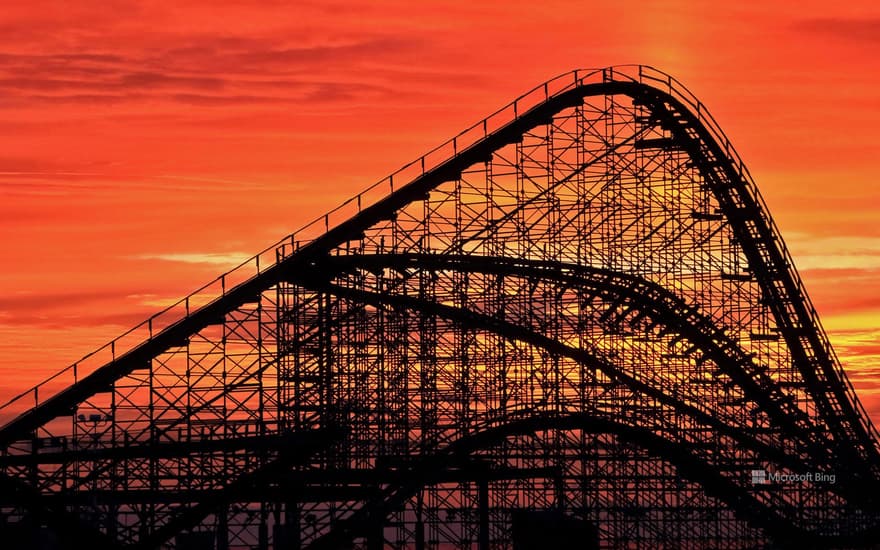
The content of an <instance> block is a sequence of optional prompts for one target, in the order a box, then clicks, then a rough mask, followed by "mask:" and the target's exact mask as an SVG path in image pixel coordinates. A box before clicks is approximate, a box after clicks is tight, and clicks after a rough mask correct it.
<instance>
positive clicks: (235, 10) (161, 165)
mask: <svg viewBox="0 0 880 550" xmlns="http://www.w3.org/2000/svg"><path fill="white" fill-rule="evenodd" d="M181 3H182V2H161V3H160V2H146V1H145V2H128V1H116V0H106V1H101V2H97V1H83V2H61V1H59V2H44V1H39V0H37V1H33V0H32V1H28V2H4V3H2V4H0V140H2V148H0V258H2V259H0V265H2V269H0V400H2V399H5V398H6V397H8V396H9V395H11V394H12V393H15V392H17V391H20V390H23V389H25V388H26V387H28V386H31V385H33V384H34V383H36V382H37V381H39V380H40V379H42V378H44V377H45V376H47V375H48V374H50V373H52V372H54V371H56V370H59V369H60V368H62V367H64V366H66V365H68V364H70V363H72V362H73V361H74V360H76V359H78V358H79V357H81V356H82V355H84V354H86V353H88V352H89V351H91V350H92V349H94V348H96V347H98V346H99V345H101V344H103V343H105V342H106V341H108V340H110V339H111V338H112V337H114V336H116V335H117V334H119V333H121V332H122V331H124V330H125V329H126V328H128V327H130V326H132V325H134V324H136V323H138V322H139V321H141V320H143V319H144V318H146V317H147V316H148V315H149V314H151V313H153V312H155V311H156V310H158V309H160V308H161V307H162V306H164V305H166V304H168V303H169V302H171V301H173V300H174V299H176V298H178V297H180V296H183V295H185V294H186V293H188V292H189V291H190V290H193V289H194V288H196V287H197V286H200V285H201V284H202V283H204V282H206V281H208V280H210V279H212V278H214V277H215V276H216V275H218V274H219V273H221V272H222V271H225V270H226V269H227V268H229V267H231V266H232V265H234V264H235V263H237V262H238V261H240V260H242V259H244V258H246V257H247V256H249V255H251V254H253V253H255V252H257V251H259V250H261V249H262V248H264V247H265V246H266V245H268V244H270V243H272V242H274V241H275V240H277V239H279V238H281V237H282V236H284V235H285V234H287V233H290V232H291V231H292V230H294V229H296V228H298V227H299V226H301V225H303V223H305V222H306V221H308V220H310V219H311V218H314V217H315V216H316V215H318V214H320V213H322V212H324V211H326V210H329V209H330V208H332V207H333V206H335V205H336V204H338V203H340V202H341V201H343V200H344V199H346V198H348V197H349V196H351V195H352V194H354V193H356V192H357V191H359V190H360V189H362V188H364V187H366V186H368V185H369V184H371V183H373V182H374V181H377V180H379V179H381V178H382V177H383V176H385V175H387V174H388V173H390V172H392V171H393V170H395V169H397V168H398V167H400V166H401V165H403V164H405V163H406V162H409V161H410V160H412V159H414V158H416V157H417V156H418V155H420V154H421V153H423V152H425V151H427V150H428V149H430V148H432V147H433V146H435V145H437V144H439V143H440V142H442V141H444V140H445V139H446V138H448V137H451V136H452V135H454V134H456V133H457V132H458V131H460V130H461V129H463V128H465V127H466V126H468V125H470V124H471V123H473V122H475V121H477V120H479V119H480V118H482V117H483V116H485V115H487V114H488V113H490V112H491V111H493V110H495V109H496V108H498V107H500V106H501V105H503V104H505V103H507V102H508V101H510V100H511V99H513V98H514V97H516V96H517V95H519V94H520V93H522V92H524V91H526V90H527V89H529V88H531V87H532V86H534V85H536V84H538V83H540V82H542V81H544V80H546V79H548V78H549V77H552V76H554V75H556V74H559V73H562V72H564V71H567V70H570V69H574V68H593V67H603V66H607V65H612V64H619V63H641V64H648V65H653V66H655V67H657V68H659V69H662V70H664V71H666V72H668V73H671V74H673V75H675V76H676V77H678V78H679V79H680V80H681V81H682V82H684V83H685V84H686V85H687V86H688V87H689V88H690V89H691V90H692V91H693V92H694V93H695V94H696V95H697V96H698V97H699V98H700V99H702V100H703V101H704V102H705V103H706V104H707V105H708V107H709V108H710V109H711V111H712V113H713V114H714V115H715V117H716V119H717V120H718V121H719V123H720V124H721V126H722V127H723V128H724V129H725V131H726V133H727V134H728V136H729V137H730V139H731V140H732V141H733V143H734V144H735V145H736V147H737V149H738V150H739V152H740V154H741V155H742V157H743V159H744V160H745V161H746V163H747V165H748V166H749V168H750V170H751V172H752V175H753V176H754V178H755V180H756V181H757V183H758V185H759V187H760V189H761V191H762V192H763V194H764V196H765V198H766V200H767V203H768V205H769V207H770V210H771V212H772V214H773V216H774V218H775V219H776V221H777V223H778V225H779V227H780V229H781V231H782V233H783V236H784V238H785V240H786V242H787V244H788V246H789V248H790V249H791V252H792V255H793V256H794V258H795V261H796V264H797V265H798V267H799V269H800V272H801V274H802V276H803V278H804V280H805V283H806V285H807V288H808V290H809V292H810V295H811V297H812V299H813V302H814V304H815V306H816V308H817V309H818V311H819V314H820V316H821V317H822V319H823V322H824V324H825V326H826V328H827V329H828V332H829V335H830V337H831V340H832V342H833V343H834V345H835V347H836V349H837V352H838V354H839V355H840V357H841V359H842V362H843V364H844V366H845V367H846V368H847V370H848V371H849V373H850V376H851V378H852V379H853V381H854V383H855V385H856V388H857V389H858V390H859V393H860V395H861V396H862V400H863V402H864V403H865V405H866V407H867V408H868V410H869V411H870V412H871V413H872V416H873V419H874V421H875V423H880V293H878V290H880V181H878V177H877V168H878V166H880V164H878V157H880V130H878V128H880V6H878V5H877V4H876V2H874V1H864V0H860V1H851V2H827V1H824V0H823V1H821V2H816V1H806V2H799V3H797V8H796V9H794V8H793V7H792V6H793V4H792V3H791V2H772V1H764V2H748V3H745V2H729V3H728V4H729V5H727V6H723V5H722V4H721V3H720V2H698V1H693V2H681V1H674V0H663V1H656V2H653V1H647V2H646V1H637V0H614V1H609V2H589V1H579V2H554V1H541V2H537V1H536V2H518V1H513V0H507V1H503V2H489V1H481V2H464V1H462V2H431V3H424V2H411V1H402V0H401V1H378V0H377V1H370V2H363V1H360V2H340V1H323V0H322V1H294V2H281V1H271V2H270V1H261V2H254V3H249V2H243V1H224V2H214V1H212V2H203V3H199V2H187V4H188V7H181V6H180V5H178V4H181ZM429 5H430V7H428V6H429Z"/></svg>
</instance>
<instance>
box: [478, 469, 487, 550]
mask: <svg viewBox="0 0 880 550" xmlns="http://www.w3.org/2000/svg"><path fill="white" fill-rule="evenodd" d="M477 487H478V489H477V490H478V491H479V501H480V502H479V505H480V542H479V546H478V548H479V550H489V480H488V479H487V478H486V477H482V478H480V481H479V482H478V483H477Z"/></svg>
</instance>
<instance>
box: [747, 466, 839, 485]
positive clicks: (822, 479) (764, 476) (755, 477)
mask: <svg viewBox="0 0 880 550" xmlns="http://www.w3.org/2000/svg"><path fill="white" fill-rule="evenodd" d="M750 473H751V476H752V485H769V484H771V483H825V484H834V483H836V482H837V475H836V474H830V473H827V472H807V473H805V474H780V473H779V472H768V471H766V470H752V471H751V472H750Z"/></svg>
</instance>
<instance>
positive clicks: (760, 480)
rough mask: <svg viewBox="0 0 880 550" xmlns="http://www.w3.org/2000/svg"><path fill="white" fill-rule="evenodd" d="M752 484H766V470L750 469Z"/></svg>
mask: <svg viewBox="0 0 880 550" xmlns="http://www.w3.org/2000/svg"><path fill="white" fill-rule="evenodd" d="M752 485H767V471H766V470H752Z"/></svg>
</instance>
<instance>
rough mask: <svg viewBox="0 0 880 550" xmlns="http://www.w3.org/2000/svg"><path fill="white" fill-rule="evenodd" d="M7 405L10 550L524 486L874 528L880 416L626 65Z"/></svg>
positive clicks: (254, 536)
mask: <svg viewBox="0 0 880 550" xmlns="http://www.w3.org/2000/svg"><path fill="white" fill-rule="evenodd" d="M0 420H2V421H3V422H4V423H3V425H2V428H0V449H2V453H0V481H2V483H3V485H4V486H5V487H7V489H8V490H6V491H5V496H3V497H0V531H2V530H5V531H6V532H8V533H9V535H8V536H9V537H12V538H10V539H8V540H17V541H23V542H21V544H22V545H25V544H33V543H35V542H36V543H37V544H41V545H43V546H46V545H49V547H53V546H54V547H65V545H67V546H70V545H71V544H73V545H74V547H75V544H77V543H74V542H72V541H80V542H82V541H90V542H89V543H90V544H92V545H93V546H94V547H107V548H115V547H119V548H122V547H131V548H156V547H174V548H180V549H184V548H196V547H198V548H202V547H205V545H207V544H210V545H211V547H216V548H218V549H219V548H223V549H226V548H238V547H242V548H244V547H254V546H255V547H260V548H269V547H270V546H271V547H274V548H304V547H307V548H323V547H326V548H330V547H333V548H335V547H340V546H346V545H352V544H354V545H355V546H364V547H368V548H378V547H382V546H390V547H404V546H407V547H409V546H414V547H416V548H427V547H433V546H435V545H437V544H448V545H450V547H471V546H470V545H471V543H472V542H473V543H475V544H476V545H477V546H478V547H479V548H481V549H482V548H488V547H489V546H490V545H493V546H494V545H501V546H502V547H508V546H509V545H510V544H512V543H513V541H511V540H510V532H511V530H510V528H509V527H510V525H511V524H512V523H513V524H515V523H516V521H518V520H516V519H515V517H518V516H516V514H517V513H518V512H517V510H525V511H526V512H529V511H532V512H536V513H537V512H540V511H542V510H544V511H546V510H555V512H554V513H558V514H561V515H562V516H564V517H569V518H574V519H572V520H571V521H575V522H580V524H583V525H589V526H592V527H594V528H595V530H596V533H597V538H596V541H595V542H596V544H597V545H599V546H601V547H618V546H621V545H623V544H626V543H632V544H636V545H643V546H650V547H669V548H678V547H692V548H701V547H719V546H720V547H755V546H761V545H775V546H780V547H784V546H791V547H803V545H804V544H812V545H818V546H822V547H850V546H870V545H872V544H874V543H875V542H876V541H877V537H878V528H880V516H878V514H880V510H878V508H880V502H878V498H877V497H876V496H875V495H877V494H880V493H878V489H880V447H878V441H880V438H878V434H877V431H876V429H875V428H874V426H873V425H872V423H871V422H870V420H869V418H868V415H867V414H866V412H865V410H864V408H863V407H862V405H861V403H860V402H859V399H858V397H857V395H856V393H855V391H854V389H853V387H852V384H851V383H850V382H849V380H848V378H847V376H846V373H845V371H844V370H843V368H842V366H841V364H840V361H839V360H838V358H837V357H836V355H835V354H834V351H833V349H832V347H831V344H830V342H829V341H828V338H827V336H826V335H825V332H824V329H823V328H822V325H821V323H820V321H819V317H818V315H817V313H816V311H815V309H814V308H813V306H812V304H811V303H810V300H809V298H808V296H807V293H806V290H805V288H804V285H803V282H802V281H801V279H800V276H799V275H798V273H797V271H796V269H795V267H794V262H793V260H792V258H791V255H790V253H789V251H788V249H787V248H786V246H785V244H784V241H783V239H782V236H781V235H780V233H779V230H778V228H777V227H776V225H775V223H774V222H773V220H772V218H771V216H770V213H769V211H768V209H767V206H766V204H765V203H764V201H763V199H762V198H761V195H760V193H759V192H758V188H757V186H756V185H755V183H754V181H753V180H752V177H751V175H750V174H749V172H748V170H747V168H746V167H745V165H744V163H743V162H742V160H741V159H740V158H739V156H738V155H737V153H736V152H735V150H734V149H733V147H732V146H731V145H730V142H729V140H728V139H727V137H726V136H725V135H724V134H723V132H722V131H721V129H720V127H719V126H718V124H717V123H716V121H715V120H714V119H713V118H712V117H711V115H710V114H709V113H708V111H707V110H706V108H705V107H704V105H703V104H702V103H701V102H700V101H699V100H697V99H696V98H695V97H694V96H693V94H691V93H690V92H689V91H688V90H687V89H686V88H685V87H684V86H683V85H681V83H679V82H678V81H677V80H675V79H674V78H672V77H670V76H668V75H665V74H663V73H661V72H659V71H657V70H655V69H652V68H649V67H644V66H622V67H610V68H606V69H601V70H595V71H574V72H571V73H566V74H564V75H561V76H559V77H556V78H554V79H552V80H550V81H548V82H546V83H544V84H542V85H540V86H538V87H536V88H535V89H533V90H532V91H530V92H529V93H527V94H525V95H523V96H521V97H520V98H518V99H517V100H515V101H514V102H512V103H511V104H509V105H508V106H506V107H504V108H502V109H500V110H499V111H497V112H495V113H493V114H492V115H490V116H489V117H487V118H486V119H484V120H482V121H480V122H479V123H477V124H475V125H473V126H471V127H470V128H469V129H468V130H466V131H465V132H463V133H461V134H459V135H458V136H456V137H455V138H453V139H452V140H450V141H449V142H447V143H445V144H443V145H441V146H440V147H438V148H435V149H434V150H432V151H431V152H429V153H428V154H426V155H425V156H423V157H421V158H419V159H417V160H416V161H415V162H413V163H410V164H409V165H407V166H405V167H404V168H402V169H401V170H399V171H397V172H395V173H394V174H393V175H391V176H389V177H388V178H386V179H384V180H382V181H380V182H378V183H377V184H375V185H373V186H372V187H370V188H369V189H367V190H366V191H364V192H363V193H361V194H359V195H357V196H355V197H353V198H352V199H350V200H348V201H346V202H345V203H344V204H343V205H341V206H340V207H339V208H337V209H335V210H333V211H331V212H329V213H328V214H326V215H324V216H322V217H320V218H318V219H317V220H315V221H314V222H312V223H310V224H308V225H306V226H305V227H303V228H302V229H300V230H298V231H297V232H295V233H293V234H291V235H290V236H288V237H286V238H285V239H283V240H282V241H280V242H278V243H276V244H274V245H273V246H271V247H269V248H267V249H266V250H264V251H263V252H261V253H260V254H258V255H256V256H254V257H253V258H251V259H250V260H248V261H246V262H244V263H242V264H241V265H240V266H238V267H236V268H235V269H233V270H232V271H230V272H228V273H225V274H223V275H221V276H220V277H218V278H217V279H216V280H215V281H212V282H211V283H210V284H209V285H206V286H205V287H202V288H201V289H199V290H198V291H196V292H194V293H192V294H190V295H189V296H187V297H185V298H184V299H182V300H181V301H179V302H177V303H176V304H174V305H172V306H170V307H169V308H167V309H166V310H164V311H162V312H160V313H159V314H157V315H155V316H153V317H151V318H150V319H148V320H146V321H145V322H144V323H142V324H140V325H138V326H137V327H135V328H134V329H132V330H130V331H128V332H127V333H125V334H124V335H123V336H121V337H119V338H117V339H115V340H113V341H111V342H110V343H109V344H107V345H106V346H104V347H102V348H101V349H99V350H97V351H96V352H94V353H93V354H90V355H89V356H87V357H85V358H84V359H83V360H81V361H78V362H77V363H75V364H73V365H71V366H70V367H68V368H67V369H64V370H62V371H60V372H59V373H57V374H56V375H54V376H53V377H51V378H49V379H48V380H46V381H44V382H43V383H41V384H39V385H38V386H36V387H34V388H32V389H30V390H28V391H26V392H23V393H21V394H20V395H18V396H16V397H15V398H13V399H12V400H10V401H9V402H8V403H6V404H4V405H2V406H0ZM292 447H296V448H300V449H301V451H299V452H293V453H292V452H291V448H292ZM752 472H765V473H766V472H770V473H771V474H772V475H776V474H780V475H783V476H790V477H791V478H795V479H797V481H795V482H790V483H779V482H776V483H771V484H768V485H765V484H763V483H757V484H756V483H755V480H754V479H753V478H752V477H750V476H751V474H752ZM798 476H799V477H798ZM771 477H772V476H771ZM829 480H832V481H829ZM674 503H678V504H674ZM709 518H712V519H711V520H710V519H709ZM683 526H684V527H683ZM592 527H591V528H592ZM514 531H515V529H514ZM4 536H5V535H4ZM208 540H210V543H208V542H206V541H208Z"/></svg>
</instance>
